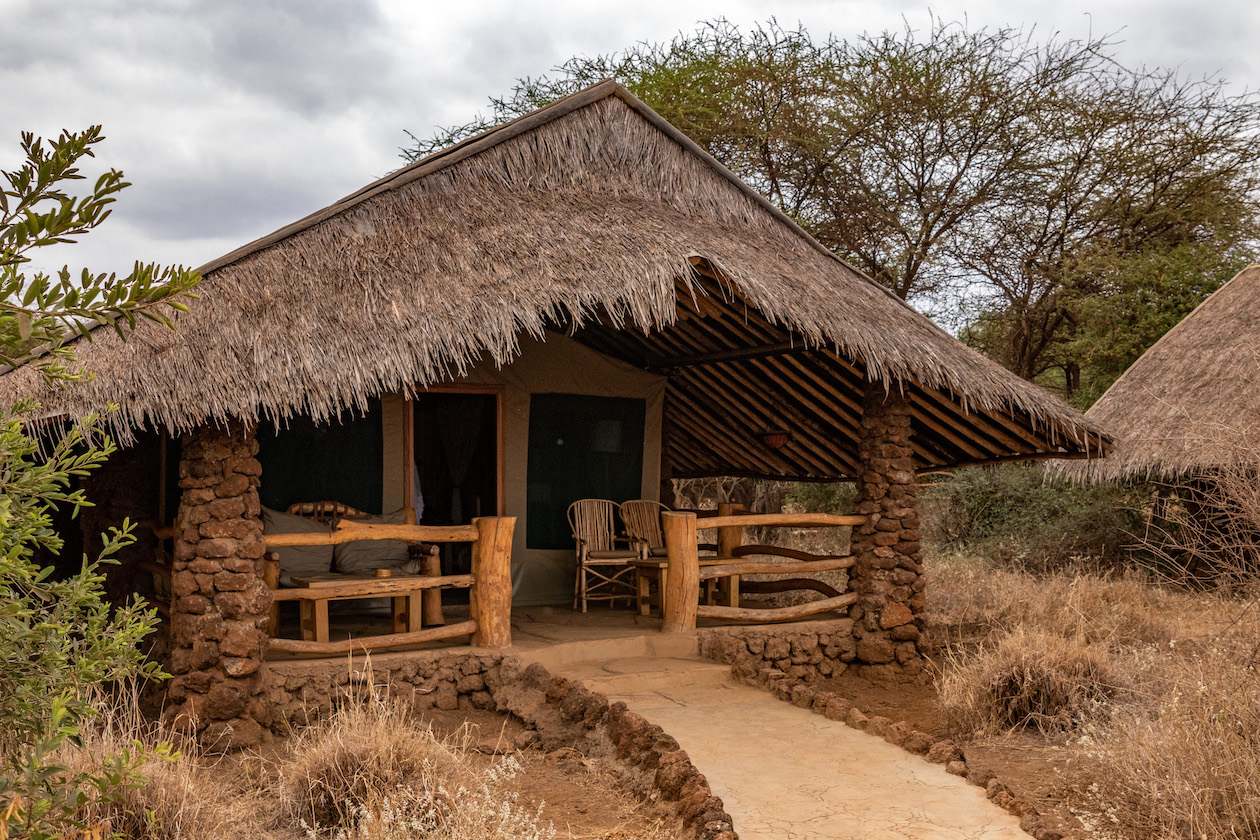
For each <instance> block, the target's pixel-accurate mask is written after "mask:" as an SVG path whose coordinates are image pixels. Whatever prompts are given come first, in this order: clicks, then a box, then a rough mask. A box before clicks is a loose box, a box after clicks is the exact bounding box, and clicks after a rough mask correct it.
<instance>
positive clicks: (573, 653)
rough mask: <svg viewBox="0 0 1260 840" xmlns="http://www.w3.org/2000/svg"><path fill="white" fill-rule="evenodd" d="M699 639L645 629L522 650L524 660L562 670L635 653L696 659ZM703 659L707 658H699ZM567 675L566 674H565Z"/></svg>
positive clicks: (625, 657)
mask: <svg viewBox="0 0 1260 840" xmlns="http://www.w3.org/2000/svg"><path fill="white" fill-rule="evenodd" d="M699 653H700V642H699V640H698V639H697V638H696V636H695V635H694V634H691V633H649V634H646V635H642V636H625V637H622V638H619V639H592V640H586V641H579V642H566V643H564V644H559V645H550V646H548V647H543V648H538V649H536V650H528V651H522V652H521V654H520V657H521V660H522V661H524V662H525V664H527V665H528V664H530V663H532V662H538V663H540V664H542V665H543V666H544V667H546V668H547V670H549V671H552V672H554V673H565V672H566V670H567V669H568V668H570V667H572V666H574V665H576V664H578V663H605V662H608V661H611V660H615V659H633V658H636V657H642V658H652V657H670V658H683V659H685V658H696V659H699ZM701 661H707V660H701ZM566 675H567V674H566Z"/></svg>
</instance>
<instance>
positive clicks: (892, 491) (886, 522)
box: [849, 383, 927, 680]
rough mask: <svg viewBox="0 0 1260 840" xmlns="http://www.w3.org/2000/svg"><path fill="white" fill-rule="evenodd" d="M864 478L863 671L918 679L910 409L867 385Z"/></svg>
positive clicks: (858, 588)
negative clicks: (865, 520) (865, 521)
mask: <svg viewBox="0 0 1260 840" xmlns="http://www.w3.org/2000/svg"><path fill="white" fill-rule="evenodd" d="M862 409H863V412H862V438H861V442H860V444H859V447H858V455H859V458H860V460H861V464H862V467H861V472H860V474H859V475H858V501H857V507H856V510H855V512H856V513H859V514H862V515H865V516H866V517H867V518H868V520H867V524H865V525H862V526H859V527H857V528H854V529H853V537H852V540H851V550H852V552H853V558H854V566H853V568H852V569H851V570H850V572H849V586H850V588H851V589H852V590H853V591H854V592H856V593H857V595H858V601H857V603H856V604H854V605H853V606H852V607H851V608H850V610H849V617H850V618H852V619H854V626H853V634H854V638H855V640H856V643H857V647H856V657H855V659H856V662H857V666H858V668H859V673H860V674H861V675H862V676H863V677H866V678H867V679H873V680H900V679H907V678H909V679H914V678H917V677H919V676H920V674H921V672H922V670H923V658H922V653H923V652H925V651H926V650H927V639H926V638H925V637H924V635H923V628H924V622H923V618H922V613H923V610H924V606H925V604H924V596H923V587H924V578H923V564H922V553H921V551H920V544H919V510H918V485H917V484H916V483H915V474H914V459H913V455H914V451H913V450H912V449H911V447H910V435H911V425H910V422H911V421H910V404H909V402H908V401H907V400H906V399H905V397H903V396H902V395H901V394H900V393H899V392H897V391H896V390H893V391H891V392H886V391H885V390H884V386H883V385H882V384H880V383H868V384H867V389H866V393H865V395H864V398H863V403H862Z"/></svg>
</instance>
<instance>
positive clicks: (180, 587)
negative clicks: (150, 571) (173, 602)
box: [171, 571, 197, 598]
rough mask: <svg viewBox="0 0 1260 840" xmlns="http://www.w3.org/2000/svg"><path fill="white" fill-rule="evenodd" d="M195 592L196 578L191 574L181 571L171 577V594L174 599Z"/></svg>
mask: <svg viewBox="0 0 1260 840" xmlns="http://www.w3.org/2000/svg"><path fill="white" fill-rule="evenodd" d="M196 591H197V578H196V577H194V576H193V573H192V572H189V571H182V572H176V573H175V574H173V575H171V592H173V593H174V595H175V597H176V598H180V597H183V596H184V595H191V594H193V593H194V592H196Z"/></svg>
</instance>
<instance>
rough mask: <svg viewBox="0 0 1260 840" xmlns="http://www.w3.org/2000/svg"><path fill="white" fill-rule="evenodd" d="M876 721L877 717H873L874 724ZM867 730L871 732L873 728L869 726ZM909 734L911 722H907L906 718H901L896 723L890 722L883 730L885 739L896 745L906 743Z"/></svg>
mask: <svg viewBox="0 0 1260 840" xmlns="http://www.w3.org/2000/svg"><path fill="white" fill-rule="evenodd" d="M874 722H875V718H871V723H872V724H873V723H874ZM867 731H868V732H870V731H873V729H871V728H868V729H867ZM876 734H879V733H876ZM909 735H910V724H908V723H906V722H905V721H904V720H899V721H897V722H896V723H893V724H889V725H888V726H886V727H885V728H884V732H883V736H884V740H885V741H887V742H888V743H890V744H892V745H893V746H895V747H900V746H902V745H903V744H905V743H906V738H907V736H909Z"/></svg>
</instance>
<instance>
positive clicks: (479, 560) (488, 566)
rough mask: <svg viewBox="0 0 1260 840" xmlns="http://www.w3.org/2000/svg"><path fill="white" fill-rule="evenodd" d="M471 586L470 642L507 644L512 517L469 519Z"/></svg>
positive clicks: (480, 645)
mask: <svg viewBox="0 0 1260 840" xmlns="http://www.w3.org/2000/svg"><path fill="white" fill-rule="evenodd" d="M473 526H474V527H476V529H477V541H476V542H475V543H473V551H472V574H473V587H472V589H471V590H470V591H469V593H468V611H469V614H470V615H471V617H472V619H473V620H474V621H476V622H477V632H475V633H473V637H472V643H473V645H474V646H476V647H509V646H510V645H511V644H512V531H513V530H514V529H515V527H516V517H515V516H479V517H477V518H476V519H474V520H473Z"/></svg>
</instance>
